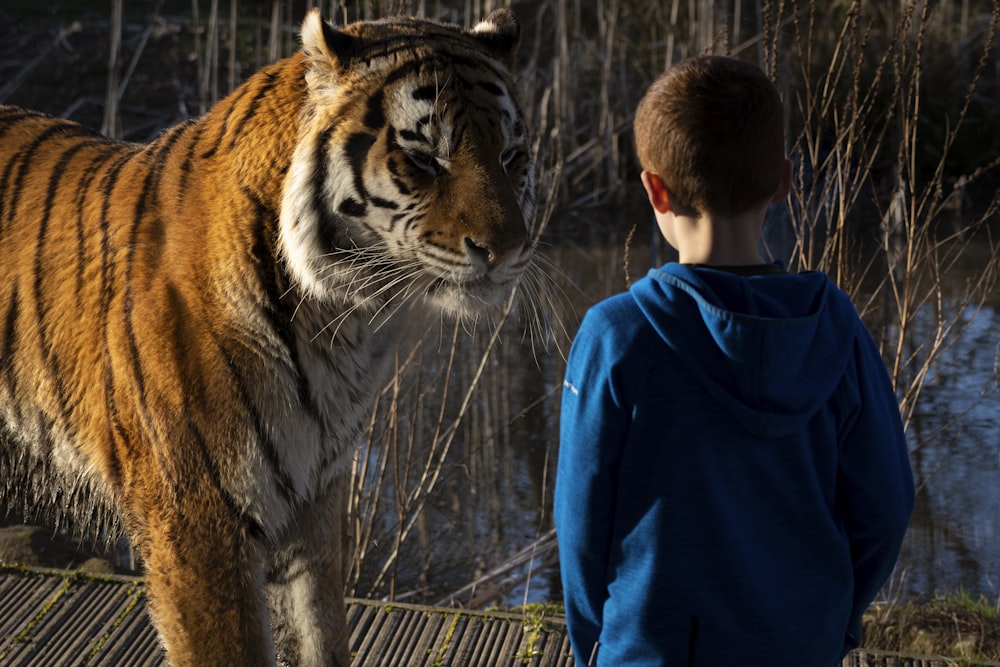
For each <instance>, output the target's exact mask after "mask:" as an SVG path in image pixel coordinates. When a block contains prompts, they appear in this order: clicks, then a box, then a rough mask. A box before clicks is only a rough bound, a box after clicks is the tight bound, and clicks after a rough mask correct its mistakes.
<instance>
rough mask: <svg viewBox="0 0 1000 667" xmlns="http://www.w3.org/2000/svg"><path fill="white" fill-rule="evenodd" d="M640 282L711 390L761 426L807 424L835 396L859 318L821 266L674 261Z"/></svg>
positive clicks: (639, 298)
mask: <svg viewBox="0 0 1000 667" xmlns="http://www.w3.org/2000/svg"><path fill="white" fill-rule="evenodd" d="M647 278H648V279H646V280H640V281H637V282H636V283H635V284H634V285H633V286H632V289H631V290H630V293H631V294H632V297H633V298H634V299H635V301H636V303H637V304H638V306H639V309H640V310H641V311H642V313H643V314H644V315H645V317H646V318H647V319H648V320H649V322H650V323H651V325H652V326H653V328H654V329H655V330H656V332H657V333H658V334H659V335H660V337H661V338H662V339H663V340H664V342H665V343H666V344H667V345H668V346H670V347H671V348H673V349H674V350H675V351H676V352H677V353H678V358H679V359H680V361H681V363H683V364H684V365H685V366H686V367H687V369H688V370H689V371H690V372H691V374H692V375H693V376H694V377H695V378H696V379H697V381H698V382H699V383H701V385H702V386H703V387H704V388H705V390H706V391H707V392H708V393H709V394H710V395H711V396H712V397H713V398H714V399H715V400H716V401H718V402H719V403H720V404H721V405H722V406H723V408H724V409H725V410H726V411H727V412H729V414H731V415H733V416H734V417H735V418H736V419H738V420H739V421H740V423H742V424H743V425H744V427H745V428H747V429H748V430H749V431H751V432H752V433H754V434H756V435H758V436H760V437H765V438H776V437H781V436H784V435H788V434H790V433H793V432H795V431H796V430H798V429H799V428H800V427H801V426H802V425H803V424H804V423H805V422H806V421H807V420H808V419H809V418H810V417H812V416H813V415H814V414H815V413H816V412H817V411H818V410H819V409H820V408H821V407H822V406H823V405H824V404H826V402H827V399H828V398H829V397H830V396H831V395H832V394H833V392H834V390H835V389H836V387H837V385H838V384H839V383H840V381H841V379H842V377H843V375H844V371H845V367H846V365H847V364H848V363H849V361H850V359H851V357H852V354H853V349H854V340H855V337H856V336H857V330H856V326H857V317H856V315H854V307H853V305H852V304H851V302H850V301H849V300H848V299H847V297H846V296H845V295H844V294H843V293H842V292H841V291H840V290H839V289H837V287H836V286H834V285H833V283H832V282H831V281H830V280H829V279H828V278H827V277H826V275H825V274H823V273H821V272H806V273H799V274H780V275H773V274H765V275H759V276H749V277H746V276H738V275H734V274H732V273H728V272H725V271H718V270H714V269H711V268H704V267H698V268H693V267H689V266H684V265H681V264H675V263H671V264H667V265H665V266H663V267H662V268H660V269H654V270H652V271H650V272H649V275H648V277H647Z"/></svg>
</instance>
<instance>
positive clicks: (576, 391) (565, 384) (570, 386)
mask: <svg viewBox="0 0 1000 667" xmlns="http://www.w3.org/2000/svg"><path fill="white" fill-rule="evenodd" d="M563 387H565V388H566V389H569V390H570V391H571V392H573V395H574V396H579V395H580V390H579V389H577V388H576V387H574V386H573V384H572V383H571V382H570V381H569V380H563Z"/></svg>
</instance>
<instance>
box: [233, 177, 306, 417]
mask: <svg viewBox="0 0 1000 667" xmlns="http://www.w3.org/2000/svg"><path fill="white" fill-rule="evenodd" d="M245 192H246V195H247V197H248V198H249V199H250V201H251V202H252V203H253V204H254V206H255V207H256V209H257V215H256V224H255V226H254V244H253V250H252V255H253V259H254V263H255V265H256V267H257V271H256V272H255V273H256V275H257V277H258V278H259V279H260V281H261V288H262V289H263V291H264V294H265V295H266V306H265V315H266V319H267V321H268V323H269V325H270V327H271V329H272V330H273V331H274V332H275V334H276V335H277V337H278V339H279V340H281V343H282V346H283V347H284V348H285V351H286V353H287V354H288V359H289V362H290V364H291V368H292V372H293V373H294V375H295V378H296V382H297V384H298V393H299V401H300V403H301V404H302V408H303V409H304V410H306V412H307V413H308V415H309V417H310V418H311V419H313V420H315V421H320V415H321V412H320V409H319V407H318V406H317V405H316V403H315V401H313V399H312V392H311V391H310V390H309V380H308V376H307V375H306V372H305V369H304V368H303V366H302V360H301V359H300V357H299V352H298V347H297V345H296V342H295V341H296V337H295V331H294V329H293V328H292V317H293V315H294V312H295V308H294V303H293V299H292V298H291V297H289V296H288V291H289V290H288V284H289V281H288V280H287V278H286V277H285V275H284V273H283V272H282V271H281V270H280V268H279V262H278V260H277V253H276V251H275V249H274V248H275V246H274V242H275V239H276V238H277V231H276V228H277V220H278V216H277V214H276V213H275V212H274V211H272V210H271V209H269V208H268V207H267V206H265V205H264V203H263V202H262V201H261V200H260V199H259V198H257V197H256V196H255V195H253V193H251V192H249V191H245Z"/></svg>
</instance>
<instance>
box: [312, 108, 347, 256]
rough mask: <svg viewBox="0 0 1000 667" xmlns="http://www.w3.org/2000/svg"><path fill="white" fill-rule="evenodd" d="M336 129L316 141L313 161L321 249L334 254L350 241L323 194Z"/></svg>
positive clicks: (326, 130) (330, 130)
mask: <svg viewBox="0 0 1000 667" xmlns="http://www.w3.org/2000/svg"><path fill="white" fill-rule="evenodd" d="M334 129H335V128H334V127H328V128H326V129H325V130H323V132H322V133H320V135H319V137H317V140H316V146H315V148H314V151H313V152H314V155H313V160H314V161H315V165H316V167H315V171H314V173H313V187H312V191H313V192H314V193H315V194H316V196H315V197H313V201H314V202H315V203H314V205H315V206H316V213H317V217H318V218H319V229H318V230H316V234H317V236H318V238H319V243H320V247H321V248H322V249H323V252H325V253H334V252H336V251H337V250H338V249H340V248H346V247H348V246H349V245H350V241H349V240H348V239H346V238H345V237H344V235H343V234H342V232H343V229H342V224H341V222H340V220H338V219H337V217H336V216H335V215H333V213H332V212H331V210H330V204H329V202H327V201H326V198H325V197H324V196H323V194H322V193H324V192H325V191H326V182H327V179H328V178H329V171H330V155H329V146H328V144H329V143H330V137H331V136H333V132H334Z"/></svg>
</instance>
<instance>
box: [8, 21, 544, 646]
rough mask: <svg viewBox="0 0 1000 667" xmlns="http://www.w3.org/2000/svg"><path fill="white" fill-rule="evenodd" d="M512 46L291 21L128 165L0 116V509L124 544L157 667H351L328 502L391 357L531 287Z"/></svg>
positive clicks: (118, 150)
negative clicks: (158, 655) (271, 51)
mask: <svg viewBox="0 0 1000 667" xmlns="http://www.w3.org/2000/svg"><path fill="white" fill-rule="evenodd" d="M517 32H518V30H517V24H516V20H515V19H514V18H513V15H512V14H510V13H509V12H504V11H500V12H497V13H495V14H494V15H491V17H490V18H489V19H487V20H486V21H484V22H483V23H481V24H479V25H478V26H477V27H476V28H475V29H474V30H472V31H461V30H459V29H457V28H453V27H444V26H440V25H437V24H432V23H426V22H418V21H410V20H397V21H384V22H376V23H360V24H353V25H352V26H347V27H346V28H344V29H342V30H338V29H334V28H332V27H331V26H329V25H328V24H325V23H323V22H322V21H321V19H320V17H319V15H318V13H316V12H314V13H312V14H310V16H309V17H308V18H307V19H306V21H305V23H304V25H303V51H302V52H300V53H298V54H296V55H295V56H293V57H291V58H288V59H286V60H283V61H280V62H279V63H276V64H275V65H273V66H271V67H268V68H265V69H264V70H262V71H260V72H258V73H257V74H256V75H254V76H253V77H252V78H251V79H249V80H248V81H247V82H246V83H245V84H243V85H242V86H241V87H239V88H238V89H237V90H236V91H234V92H233V93H232V94H231V95H230V96H229V97H227V98H226V99H225V100H223V101H221V102H220V103H219V104H217V105H216V106H215V107H214V108H213V109H212V110H211V111H210V112H209V113H208V114H207V115H206V116H204V117H202V118H199V119H195V120H192V121H188V122H185V123H182V124H180V125H178V126H176V127H173V128H170V129H169V130H167V131H165V132H164V133H163V134H162V135H161V136H159V137H158V138H157V139H156V140H154V141H153V142H151V143H149V144H141V145H140V144H129V143H123V142H114V141H110V140H107V139H105V138H103V137H100V136H98V135H96V134H93V133H91V132H89V131H87V130H85V129H84V128H82V127H80V126H78V125H76V124H74V123H71V122H67V121H62V120H57V119H53V118H49V117H46V116H43V115H40V114H36V113H33V112H29V111H24V110H21V109H17V108H13V107H0V258H2V261H3V265H4V268H5V280H4V281H3V282H2V283H0V326H2V327H3V338H2V341H0V475H3V476H4V479H6V480H9V481H8V482H7V484H6V486H5V487H3V492H4V497H3V499H4V501H5V502H7V503H8V504H10V503H14V504H18V505H23V506H25V508H26V509H27V510H28V513H29V514H36V515H37V514H39V513H43V514H44V513H48V514H52V513H53V512H54V513H60V512H62V511H64V510H66V509H67V508H69V507H71V506H75V505H77V504H78V501H80V500H81V499H82V500H83V504H82V508H77V510H76V512H75V514H76V516H75V517H74V518H75V520H76V522H77V525H78V527H79V528H80V529H81V530H83V531H88V532H91V533H93V532H95V531H110V532H114V530H116V529H118V528H119V527H123V528H124V531H125V533H126V534H127V535H128V537H129V538H130V539H131V540H132V541H133V543H134V544H135V545H136V546H137V548H138V551H139V553H140V555H141V556H142V559H143V562H144V565H145V567H146V571H147V581H148V585H149V592H150V607H151V613H152V615H153V620H154V623H155V624H156V626H157V628H158V630H159V632H160V635H161V638H162V639H163V642H164V645H165V647H166V649H167V652H168V656H169V658H170V660H171V661H172V662H173V663H174V664H177V665H182V664H236V663H238V664H247V665H250V664H273V663H274V653H275V646H276V647H277V651H278V654H279V655H280V656H281V658H282V659H283V660H285V661H286V662H289V663H292V664H303V665H306V664H346V660H347V658H346V636H345V634H346V633H345V626H344V623H345V621H344V618H343V587H342V582H341V581H340V580H339V579H338V576H337V575H339V572H340V565H341V563H340V558H341V553H340V550H341V543H340V539H341V535H340V529H341V522H342V520H343V517H342V515H341V514H340V511H341V510H340V503H341V502H342V499H341V498H340V496H339V484H338V480H339V479H341V478H342V475H343V472H344V470H345V467H346V466H347V465H348V463H349V461H350V456H351V451H352V450H353V448H354V447H356V446H357V444H358V443H359V442H360V439H361V437H362V428H363V426H364V424H365V421H366V419H367V416H368V414H369V411H370V409H371V403H372V398H373V396H374V393H375V391H376V390H377V389H378V387H379V385H380V383H381V378H383V377H385V373H386V369H387V364H386V361H387V359H389V358H390V356H391V355H390V353H391V351H392V349H393V345H394V342H395V340H396V339H397V337H398V334H399V332H400V331H401V330H404V329H406V328H407V326H408V322H409V317H410V315H411V313H412V314H418V313H420V312H423V311H426V310H427V309H428V308H430V309H432V310H437V311H444V312H447V313H451V314H454V315H457V316H459V317H462V316H468V317H475V316H476V315H477V313H479V312H480V311H481V310H482V307H483V304H487V305H488V304H493V305H498V304H502V303H503V302H504V300H505V299H506V298H507V296H508V295H509V294H510V292H511V290H512V288H513V285H514V284H515V281H516V280H517V278H518V277H519V276H520V275H521V273H522V272H523V271H524V270H525V268H526V267H528V266H529V261H530V257H531V248H530V247H529V244H528V243H527V240H528V239H527V233H526V229H525V220H526V219H527V218H528V217H530V215H531V207H532V197H533V192H532V177H531V173H530V157H529V156H528V154H527V149H528V145H527V137H526V133H525V129H524V127H523V124H522V121H521V114H520V110H519V109H518V107H517V104H516V99H515V97H514V94H513V90H514V88H513V80H512V78H511V75H510V71H509V65H510V63H511V62H512V57H513V49H514V47H515V45H516V42H517ZM265 600H266V603H265ZM272 631H273V633H272ZM233 661H235V663H234V662H233Z"/></svg>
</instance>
